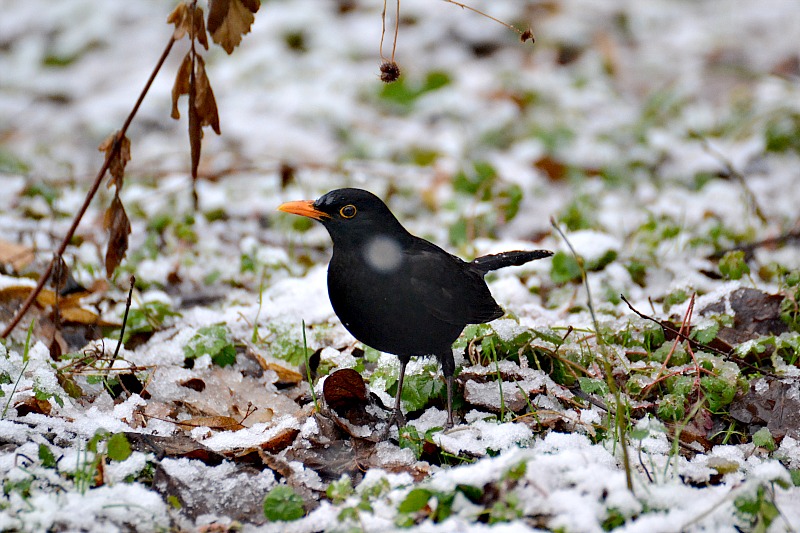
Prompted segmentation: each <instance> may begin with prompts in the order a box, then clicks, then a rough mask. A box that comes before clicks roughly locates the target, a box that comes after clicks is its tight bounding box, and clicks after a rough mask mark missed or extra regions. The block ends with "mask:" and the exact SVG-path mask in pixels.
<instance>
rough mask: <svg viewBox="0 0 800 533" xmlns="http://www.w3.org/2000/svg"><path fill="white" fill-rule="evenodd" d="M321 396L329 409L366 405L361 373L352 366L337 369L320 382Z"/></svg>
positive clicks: (364, 387)
mask: <svg viewBox="0 0 800 533" xmlns="http://www.w3.org/2000/svg"><path fill="white" fill-rule="evenodd" d="M322 396H323V397H324V398H325V402H326V403H327V404H328V405H329V406H330V408H331V409H334V410H337V411H338V410H340V409H341V408H343V407H350V406H354V405H366V403H367V386H366V385H365V384H364V378H362V377H361V374H359V373H358V372H356V371H355V370H353V369H352V368H343V369H341V370H337V371H336V372H334V373H333V374H331V375H330V376H328V379H326V380H325V383H323V384H322Z"/></svg>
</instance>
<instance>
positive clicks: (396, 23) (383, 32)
mask: <svg viewBox="0 0 800 533" xmlns="http://www.w3.org/2000/svg"><path fill="white" fill-rule="evenodd" d="M395 1H396V6H395V14H394V39H393V41H392V56H391V57H390V58H389V59H388V61H394V55H395V52H396V51H397V36H398V35H399V34H400V0H395ZM387 2H388V0H383V11H382V12H381V42H380V44H379V45H378V53H379V54H380V56H381V59H382V60H384V61H387V59H386V56H385V55H383V41H384V39H385V37H386V6H387Z"/></svg>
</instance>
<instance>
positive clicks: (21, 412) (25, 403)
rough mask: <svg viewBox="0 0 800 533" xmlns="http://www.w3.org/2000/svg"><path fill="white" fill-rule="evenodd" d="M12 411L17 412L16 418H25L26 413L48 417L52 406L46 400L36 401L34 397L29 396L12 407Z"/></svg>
mask: <svg viewBox="0 0 800 533" xmlns="http://www.w3.org/2000/svg"><path fill="white" fill-rule="evenodd" d="M14 409H16V410H17V416H25V415H27V414H28V413H36V414H38V415H49V414H50V410H51V409H52V406H51V405H50V402H48V401H47V400H38V399H36V397H35V396H29V397H27V398H25V399H24V400H22V401H21V402H19V403H17V404H16V405H14Z"/></svg>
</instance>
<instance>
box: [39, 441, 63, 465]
mask: <svg viewBox="0 0 800 533" xmlns="http://www.w3.org/2000/svg"><path fill="white" fill-rule="evenodd" d="M39 461H41V463H42V466H43V467H45V468H55V467H56V465H57V464H58V461H57V460H56V456H55V455H54V454H53V452H52V450H50V448H48V447H47V445H46V444H40V445H39Z"/></svg>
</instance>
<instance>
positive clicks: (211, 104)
mask: <svg viewBox="0 0 800 533" xmlns="http://www.w3.org/2000/svg"><path fill="white" fill-rule="evenodd" d="M195 82H196V83H197V87H196V92H195V108H196V109H197V114H198V116H199V118H200V125H201V126H211V129H212V130H214V133H216V134H217V135H219V134H220V129H219V114H218V113H217V101H216V99H215V98H214V91H212V90H211V82H209V81H208V76H207V75H206V65H205V61H203V58H202V57H200V56H197V66H196V72H195Z"/></svg>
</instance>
